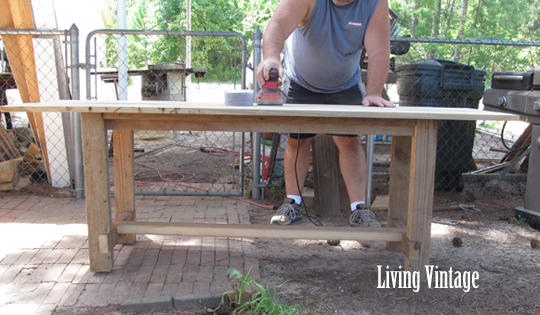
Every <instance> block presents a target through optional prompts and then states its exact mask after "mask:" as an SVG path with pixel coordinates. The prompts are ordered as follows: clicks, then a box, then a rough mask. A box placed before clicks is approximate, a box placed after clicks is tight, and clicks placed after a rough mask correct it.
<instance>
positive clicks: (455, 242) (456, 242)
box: [452, 237, 463, 247]
mask: <svg viewBox="0 0 540 315" xmlns="http://www.w3.org/2000/svg"><path fill="white" fill-rule="evenodd" d="M452 245H454V247H461V246H463V240H461V238H459V237H454V238H453V239H452Z"/></svg>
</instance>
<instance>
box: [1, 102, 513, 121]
mask: <svg viewBox="0 0 540 315" xmlns="http://www.w3.org/2000/svg"><path fill="white" fill-rule="evenodd" d="M0 111H2V112H80V113H141V114H198V115H228V116H286V117H294V116H296V117H343V118H382V119H384V118H390V119H437V120H439V119H444V120H449V119H451V120H502V121H507V120H519V115H514V114H509V113H501V112H493V111H485V110H477V109H469V108H446V107H395V108H380V107H364V106H357V105H313V104H284V105H283V106H260V105H256V104H254V106H225V105H223V103H204V102H179V101H170V102H164V101H86V100H82V101H55V102H47V103H25V104H17V105H8V106H1V107H0Z"/></svg>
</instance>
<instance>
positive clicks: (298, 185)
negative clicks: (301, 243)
mask: <svg viewBox="0 0 540 315" xmlns="http://www.w3.org/2000/svg"><path fill="white" fill-rule="evenodd" d="M297 141H298V144H297V146H296V156H295V158H294V175H295V177H296V188H297V189H298V194H299V195H300V199H301V200H302V201H301V202H302V205H303V206H304V212H305V213H306V216H307V217H308V219H309V221H311V223H313V225H315V226H323V223H322V222H321V220H319V219H317V218H315V217H312V216H310V215H309V212H308V210H307V207H306V202H305V201H304V198H303V197H302V190H300V183H299V182H298V171H297V169H296V165H297V164H298V153H299V152H300V143H301V141H300V134H298V139H297ZM314 220H315V221H316V222H315V221H314Z"/></svg>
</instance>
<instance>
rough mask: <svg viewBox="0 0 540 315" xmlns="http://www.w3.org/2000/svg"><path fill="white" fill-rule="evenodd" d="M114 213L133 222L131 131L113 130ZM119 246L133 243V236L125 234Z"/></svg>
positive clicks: (133, 194) (133, 193)
mask: <svg viewBox="0 0 540 315" xmlns="http://www.w3.org/2000/svg"><path fill="white" fill-rule="evenodd" d="M113 142H114V159H113V161H114V213H115V217H118V216H119V215H120V214H122V213H124V212H128V213H129V215H130V217H129V218H128V219H125V220H126V221H135V192H134V191H135V190H134V189H135V187H134V184H133V177H134V170H133V130H114V131H113ZM119 243H120V244H129V245H131V244H133V243H135V234H127V235H126V236H124V237H123V238H122V240H121V241H120V242H119Z"/></svg>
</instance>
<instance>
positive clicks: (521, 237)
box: [100, 135, 540, 315]
mask: <svg viewBox="0 0 540 315" xmlns="http://www.w3.org/2000/svg"><path fill="white" fill-rule="evenodd" d="M182 136H186V135H182ZM205 142H206V139H205V141H204V142H203V143H204V145H206V143H205ZM192 146H194V145H192ZM200 146H201V147H202V146H203V144H201V145H200ZM175 150H178V148H176V149H175ZM175 150H172V149H171V150H165V151H162V152H161V153H160V154H157V155H153V156H151V155H148V156H144V157H142V158H139V159H136V161H140V162H142V163H146V162H148V163H149V164H152V165H155V164H158V165H160V166H161V168H166V169H174V170H177V171H187V172H193V173H195V174H197V176H198V179H197V180H194V182H205V181H206V182H214V183H219V182H227V181H228V180H230V179H228V178H227V174H225V173H223V174H218V175H219V176H217V178H218V180H215V179H212V175H213V176H215V175H216V172H214V173H209V174H206V173H203V172H202V171H201V169H205V168H208V167H207V166H208V165H209V164H215V165H217V168H218V169H219V168H223V166H231V164H229V163H231V162H226V163H225V162H222V161H220V159H221V158H220V157H217V158H216V157H212V159H215V161H213V160H211V163H209V162H208V161H209V160H202V159H200V158H199V157H197V156H196V154H195V153H193V154H192V155H193V159H192V160H191V162H197V161H199V162H200V164H199V165H195V167H194V169H193V170H192V169H186V168H185V167H186V166H185V165H180V164H175V163H177V162H174V161H177V159H174V158H173V157H174V155H175V154H177V153H178V152H177V151H175ZM195 152H197V151H196V150H195ZM197 154H198V153H197ZM167 162H168V163H170V164H171V165H168V164H167ZM163 165H165V166H166V167H163ZM137 167H140V165H139V166H137ZM213 178H215V177H213ZM377 185H379V186H377ZM385 185H387V183H386V182H384V183H375V186H374V189H373V191H374V193H375V195H377V194H386V193H387V191H386V190H387V188H385ZM484 186H485V183H467V184H466V186H465V190H464V191H463V192H461V193H460V192H436V194H435V199H434V207H435V209H434V213H433V217H434V218H438V219H441V220H456V222H458V224H457V225H448V224H440V223H433V224H432V237H431V255H430V264H431V265H433V266H434V268H435V266H436V267H437V268H438V269H437V270H443V271H449V270H450V269H452V270H453V271H460V272H465V271H468V272H470V273H473V272H477V273H478V280H477V282H476V284H477V285H478V287H477V288H470V290H468V292H465V290H464V289H463V288H433V287H431V288H430V287H429V286H428V283H427V282H425V281H424V282H422V283H421V285H420V286H419V291H418V292H415V290H413V289H412V288H378V285H379V281H381V280H380V279H379V273H378V266H381V269H382V272H383V275H382V276H383V279H382V280H385V278H384V277H385V275H384V271H385V270H386V267H387V266H388V270H400V268H402V266H403V264H404V260H405V259H404V256H403V254H401V253H398V252H390V251H387V250H386V249H385V244H384V243H382V242H375V243H373V244H372V245H371V247H369V248H368V247H364V246H362V245H360V244H359V243H357V242H354V241H342V242H341V243H340V245H339V246H329V245H328V244H327V242H326V240H316V241H313V240H272V239H256V240H255V245H256V246H254V249H253V250H252V252H250V253H248V255H249V256H251V257H253V258H256V259H258V260H259V263H260V273H261V282H262V284H264V285H268V286H270V287H276V288H277V292H278V294H279V295H280V296H281V297H282V298H283V299H285V300H286V301H287V302H288V303H289V304H296V303H299V304H302V311H303V312H304V313H306V314H344V315H346V314H400V315H401V314H540V248H533V247H532V246H531V241H532V240H539V241H540V231H538V230H535V229H533V228H531V227H529V226H528V225H527V224H525V223H524V222H522V221H520V220H516V219H515V210H514V209H515V207H516V206H523V192H524V187H523V184H522V183H521V184H515V185H514V187H505V188H503V189H506V190H503V191H502V192H504V193H501V191H497V189H492V190H491V191H489V192H488V193H486V191H485V190H483V187H484ZM510 190H511V191H512V193H513V194H515V195H513V196H510V195H509V194H510V193H509V191H510ZM282 194H283V192H282V191H276V190H275V189H273V190H272V191H270V190H267V191H266V194H265V195H266V196H267V199H266V200H265V201H263V202H264V203H265V204H276V205H278V204H280V203H281V200H282V197H283V196H282ZM509 196H510V197H509ZM460 204H464V205H469V206H474V209H472V207H471V208H468V207H464V208H465V209H462V208H460V207H459V205H460ZM308 210H311V211H312V209H308ZM374 212H376V216H377V217H378V219H379V220H380V221H381V222H382V223H383V226H385V224H386V211H374ZM273 213H274V211H270V210H268V209H266V208H262V207H257V206H249V214H250V218H251V221H252V223H253V224H268V223H269V221H270V217H271V216H272V214H273ZM321 221H322V223H323V224H324V225H331V226H340V225H348V213H343V214H342V215H341V216H339V217H334V218H327V219H321ZM295 224H300V225H311V224H312V223H311V222H310V220H309V219H308V218H307V217H305V216H304V219H303V220H302V221H300V222H297V223H295ZM454 239H459V240H460V241H458V240H454ZM112 311H113V313H115V314H118V313H116V312H115V311H114V310H112ZM100 314H105V313H100ZM155 314H157V313H155ZM163 314H178V313H174V312H170V313H163Z"/></svg>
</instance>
